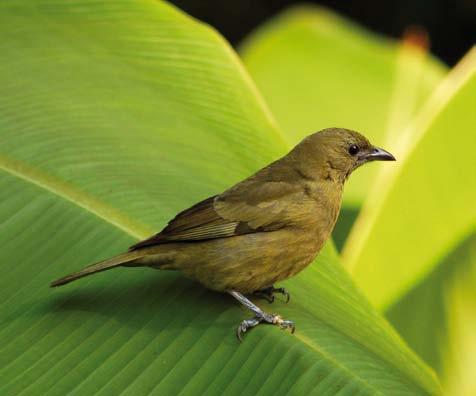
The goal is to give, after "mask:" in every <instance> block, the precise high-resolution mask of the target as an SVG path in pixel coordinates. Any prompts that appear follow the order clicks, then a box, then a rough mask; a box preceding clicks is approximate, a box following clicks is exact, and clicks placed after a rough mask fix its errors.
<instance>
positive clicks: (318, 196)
mask: <svg viewBox="0 0 476 396" xmlns="http://www.w3.org/2000/svg"><path fill="white" fill-rule="evenodd" d="M376 160H379V161H395V157H394V156H393V155H392V154H390V153H389V152H388V151H386V150H384V149H382V148H379V147H375V146H373V145H372V144H371V143H370V142H369V140H368V139H367V138H366V137H365V136H363V135H362V134H360V133H358V132H356V131H353V130H350V129H345V128H327V129H323V130H321V131H319V132H315V133H313V134H311V135H309V136H307V137H306V138H304V139H303V140H302V141H301V142H300V143H298V144H297V145H296V146H295V147H294V148H293V149H292V150H291V151H290V152H289V153H287V154H286V155H284V156H283V157H281V158H279V159H277V160H276V161H274V162H272V163H271V164H269V165H268V166H266V167H264V168H262V169H260V170H259V171H257V172H256V173H255V174H253V175H251V176H250V177H248V178H246V179H244V180H243V181H241V182H239V183H237V184H235V185H233V186H232V187H230V188H228V189H227V190H225V191H224V192H222V193H220V194H217V195H213V196H211V197H209V198H207V199H205V200H203V201H200V202H198V203H197V204H195V205H193V206H191V207H190V208H188V209H186V210H184V211H182V212H180V213H178V214H177V215H176V216H175V217H174V218H173V219H172V220H171V221H169V222H168V224H167V226H166V227H165V228H164V229H163V230H162V231H160V232H159V233H157V234H155V235H153V236H152V237H150V238H148V239H145V240H143V241H141V242H139V243H136V244H135V245H133V246H131V247H130V248H129V250H128V251H127V252H125V253H123V254H120V255H118V256H115V257H112V258H109V259H106V260H104V261H101V262H98V263H95V264H92V265H89V266H87V267H85V268H84V269H82V270H80V271H79V272H75V273H72V274H70V275H67V276H65V277H63V278H60V279H58V280H55V281H53V282H52V283H51V285H50V286H51V287H56V286H61V285H65V284H67V283H69V282H72V281H74V280H77V279H80V278H83V277H85V276H89V275H92V274H95V273H98V272H102V271H105V270H110V269H112V268H117V267H142V266H147V267H151V268H154V269H159V270H178V271H180V272H182V273H183V274H184V275H185V276H187V277H189V278H192V279H194V280H196V281H198V282H199V283H201V284H202V285H203V286H205V287H206V288H208V289H211V290H214V291H218V292H223V293H228V294H230V295H231V296H233V297H234V298H235V299H236V300H238V301H239V302H240V303H241V304H243V305H244V306H245V307H246V308H248V309H249V310H250V311H251V312H252V313H253V316H252V317H251V318H250V319H245V320H243V321H242V322H241V323H240V324H239V326H238V327H237V329H236V335H237V337H238V339H239V340H240V341H242V340H243V336H244V333H245V332H247V331H248V330H250V329H251V328H254V327H256V326H257V325H259V324H261V323H269V324H273V325H277V326H279V327H280V328H281V329H290V330H291V332H292V333H294V330H295V324H294V322H293V321H292V320H287V319H283V318H282V317H281V316H280V315H278V314H269V313H267V312H265V311H264V310H263V309H261V308H260V307H259V306H257V305H256V304H254V303H253V302H252V301H251V300H250V298H251V296H257V297H263V298H266V299H267V300H268V301H269V302H272V301H274V295H275V294H283V295H284V296H285V297H286V301H289V292H288V291H287V290H286V289H284V288H280V287H275V284H276V283H278V282H281V281H283V280H285V279H288V278H290V277H292V276H294V275H296V274H297V273H299V272H300V271H302V270H303V269H304V268H306V267H307V266H308V265H309V264H311V263H312V262H313V261H314V259H315V258H316V256H317V255H318V253H319V251H320V250H321V248H322V247H323V245H324V244H325V242H326V240H327V239H328V238H329V237H330V235H331V232H332V230H333V228H334V225H335V223H336V221H337V217H338V215H339V211H340V207H341V201H342V194H343V188H344V183H345V181H346V180H347V179H348V177H349V176H350V174H351V173H352V172H353V171H354V170H355V169H357V168H358V167H360V166H361V165H363V164H366V163H368V162H371V161H376Z"/></svg>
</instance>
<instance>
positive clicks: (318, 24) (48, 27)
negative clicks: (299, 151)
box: [0, 0, 476, 396]
mask: <svg viewBox="0 0 476 396" xmlns="http://www.w3.org/2000/svg"><path fill="white" fill-rule="evenodd" d="M182 3H183V4H182ZM177 4H178V5H180V6H183V8H184V9H185V10H186V11H190V12H191V13H192V16H198V17H200V18H201V19H204V20H206V21H209V22H213V21H219V23H216V24H215V25H216V26H217V27H218V29H219V31H217V30H214V29H212V28H211V27H210V26H208V25H205V24H203V23H201V22H200V21H199V20H196V19H194V18H191V17H190V16H188V15H187V14H186V13H184V12H183V11H181V10H180V9H179V8H176V7H173V6H171V5H169V4H168V3H166V2H162V1H158V2H150V1H146V0H141V1H138V2H133V3H132V2H122V1H111V2H105V3H102V2H96V1H92V0H76V1H70V2H63V1H60V0H23V1H18V2H4V3H1V4H0V57H1V62H0V138H1V144H0V169H1V172H0V185H1V189H0V194H1V197H2V200H1V202H2V205H0V220H1V221H0V232H1V235H2V240H3V244H2V249H1V252H0V266H1V268H2V272H3V274H4V276H2V277H1V280H0V295H1V296H2V299H1V301H0V320H1V324H2V326H1V328H0V334H1V337H2V340H3V341H2V345H0V350H1V353H0V377H1V378H2V381H1V383H0V393H1V394H8V395H17V394H22V395H36V394H54V395H63V394H77V395H84V394H88V395H89V394H103V395H110V394H131V395H142V394H144V395H152V394H183V395H186V394H190V395H196V394H245V395H247V394H250V395H251V394H253V395H254V394H263V395H268V394H271V393H273V394H283V395H285V394H296V395H300V394H316V395H320V394H329V395H334V394H339V395H341V394H348V395H356V394H359V395H374V394H376V395H382V394H384V395H423V394H431V395H433V394H440V393H442V392H444V394H445V395H455V396H456V395H458V396H471V395H474V394H476V380H475V378H476V377H475V376H474V367H475V366H476V360H475V357H474V356H476V314H475V312H476V292H475V290H476V205H474V202H475V197H476V156H475V155H474V152H473V148H474V147H475V145H476V111H475V109H476V50H475V49H471V45H472V44H473V41H474V36H471V34H469V35H468V31H469V32H470V33H471V31H473V30H471V29H473V28H474V26H473V25H471V26H470V27H469V28H466V27H465V26H467V25H465V21H466V19H465V18H470V19H471V15H473V16H474V14H471V12H472V11H471V10H474V8H473V7H472V3H471V2H469V3H464V5H461V4H460V3H457V4H458V7H463V9H465V10H466V8H464V7H467V9H468V10H469V11H468V12H463V13H462V14H464V17H463V16H460V17H459V18H461V19H458V18H456V19H452V20H451V23H448V24H446V23H445V26H444V27H441V29H442V31H444V32H446V34H444V35H443V36H444V37H445V39H444V40H441V39H438V38H439V37H440V38H441V37H442V34H441V32H440V31H439V30H438V29H439V25H438V24H435V23H434V22H432V23H428V26H426V25H425V23H424V22H425V21H427V22H428V21H434V18H436V19H437V20H438V17H435V15H445V13H444V12H442V11H441V6H439V3H438V2H435V3H434V9H432V8H431V7H432V6H431V5H427V3H424V2H421V3H420V2H417V3H415V4H421V8H418V7H417V8H416V10H417V11H418V12H417V11H415V15H420V16H421V15H423V17H421V18H415V19H414V20H412V18H407V19H406V18H404V17H403V16H400V17H399V18H398V16H399V15H400V14H399V13H395V12H393V13H392V15H393V18H394V21H393V23H387V24H385V23H384V22H383V21H385V18H383V17H382V18H381V19H382V20H381V21H380V25H378V26H377V25H375V24H372V23H370V22H369V23H367V25H369V26H370V27H371V28H372V29H373V30H372V31H371V30H369V29H368V28H366V27H364V26H363V25H362V24H358V23H356V22H355V21H353V20H351V19H349V18H348V17H344V16H342V15H341V14H339V13H336V12H334V11H332V10H331V9H329V8H323V7H321V6H316V5H310V4H306V5H297V6H293V7H290V8H287V7H284V6H285V5H288V2H282V4H281V3H280V2H277V4H278V5H279V7H278V8H272V11H273V12H276V11H278V9H279V10H280V12H279V13H277V14H276V15H273V16H272V17H271V16H270V15H269V12H268V13H266V12H265V11H263V10H264V8H266V7H264V6H263V5H262V3H260V2H258V3H256V8H253V9H251V8H250V9H249V10H248V9H247V10H248V12H241V13H239V12H238V10H242V8H239V6H237V8H233V6H232V3H230V4H228V3H227V5H226V7H225V8H226V11H225V10H223V5H221V6H219V5H217V4H215V2H210V3H209V4H207V5H204V3H203V2H201V3H200V4H198V3H191V2H177ZM213 4H215V5H214V6H213ZM243 4H245V5H246V4H248V3H247V2H244V3H243ZM243 4H242V6H241V7H243ZM260 4H261V5H260ZM362 4H367V3H362ZM428 4H429V3H428ZM263 7H264V8H263ZM339 7H344V6H342V5H340V6H339ZM394 7H395V6H394ZM399 7H402V8H405V7H404V4H403V3H402V4H400V5H399ZM458 7H455V9H459V8H458ZM208 9H213V11H214V12H213V14H206V10H208ZM266 9H269V7H268V8H266ZM364 9H365V8H364ZM234 10H235V12H236V13H237V15H235V14H234V13H233V12H234ZM378 10H379V8H378V7H376V8H375V9H371V10H370V11H369V15H368V17H367V19H366V18H365V17H363V16H362V13H364V12H363V11H362V10H360V11H359V12H360V14H359V12H357V11H355V10H354V11H355V12H357V14H355V15H356V16H357V17H358V18H357V19H359V20H361V21H364V22H365V21H367V22H368V20H371V19H372V18H371V15H374V14H376V15H381V13H382V12H383V11H380V14H379V12H378ZM410 10H415V9H414V8H410ZM254 11H255V12H254ZM371 11H372V12H373V13H372V12H371ZM387 11H388V12H389V13H390V11H392V9H390V10H387ZM344 12H345V13H346V14H349V13H350V11H349V10H347V11H344ZM451 12H452V13H454V12H456V11H454V9H453V8H452V11H451ZM427 13H428V15H427ZM403 14H404V13H403ZM462 14H461V15H462ZM207 15H208V16H207ZM220 15H223V16H225V15H227V18H228V19H227V18H225V17H224V18H223V19H222V20H221V19H220V18H219V17H220ZM230 15H231V16H230ZM392 15H389V16H388V17H389V18H390V17H391V16H392ZM410 15H411V13H410ZM458 15H460V14H458ZM217 18H218V19H217ZM229 18H236V20H235V22H233V23H231V22H230V23H228V22H226V21H229V20H230V19H229ZM247 18H248V19H247ZM265 19H266V20H265ZM418 24H420V26H417V25H418ZM222 26H225V27H226V28H223V31H222V29H221V27H222ZM475 26H476V25H475ZM385 29H388V30H385ZM468 29H469V30H468ZM376 31H380V32H385V33H388V34H389V35H388V36H384V35H382V34H377V33H376ZM221 33H223V34H225V35H226V36H227V37H230V39H231V40H232V42H233V44H234V46H235V49H233V48H232V47H231V46H230V45H229V44H228V43H227V42H226V40H225V39H224V38H223V37H222V35H221ZM390 35H391V36H393V38H392V37H390ZM434 39H435V41H434ZM433 47H434V48H435V50H436V52H437V53H438V54H440V55H441V56H442V57H443V58H444V62H443V61H442V60H441V59H439V58H438V57H436V56H434V55H433V54H432V48H433ZM450 49H451V51H450ZM235 50H236V51H235ZM330 126H341V127H348V128H352V129H356V130H359V131H361V132H363V133H364V134H365V135H367V136H368V137H369V138H370V139H371V140H372V142H373V143H375V144H376V145H379V146H382V147H385V148H386V149H388V150H389V151H391V152H392V153H394V154H395V156H396V157H397V159H398V161H397V163H395V164H392V166H375V164H374V166H369V167H367V168H364V169H359V171H358V172H356V174H354V175H353V176H352V178H351V179H350V181H349V183H348V184H347V185H346V189H345V196H344V200H343V207H342V211H341V215H340V218H339V221H338V224H337V227H336V230H335V231H334V234H333V239H334V244H333V243H329V244H328V246H327V247H326V248H325V249H324V251H323V252H322V254H321V255H320V256H319V257H318V259H317V260H316V262H315V263H314V264H313V265H311V266H310V267H309V268H308V269H306V270H305V271H303V273H301V274H300V275H299V276H297V277H296V278H294V279H291V280H289V281H287V282H285V286H286V287H287V288H288V289H289V290H290V292H291V294H292V296H293V298H292V302H291V303H290V304H288V305H284V304H283V303H282V302H281V303H280V302H277V303H276V306H273V309H275V310H276V311H279V313H282V314H283V316H286V317H291V318H292V319H294V320H295V321H296V322H297V325H298V327H297V329H298V330H297V332H296V334H295V335H294V336H291V335H289V334H285V333H282V332H279V331H273V330H276V329H272V328H269V327H265V326H263V328H257V329H256V330H254V331H253V332H252V333H250V334H249V335H248V336H247V339H246V341H245V343H244V344H243V345H240V346H238V345H237V344H236V343H235V340H234V338H233V330H234V326H235V324H236V323H237V322H238V320H239V319H240V318H241V317H243V316H244V315H247V314H246V313H244V312H243V311H242V310H240V308H238V307H237V306H236V305H234V303H233V302H232V301H229V300H228V299H227V298H226V297H224V296H221V295H217V294H216V293H211V292H207V291H205V290H203V288H201V287H200V286H198V285H196V284H193V283H192V282H190V281H188V280H185V279H183V278H182V277H180V276H178V275H177V274H173V273H172V274H171V273H162V272H159V271H155V272H154V271H151V270H148V269H136V270H135V271H132V270H127V269H124V270H117V271H110V272H108V273H105V274H101V275H98V276H97V277H91V279H86V280H84V281H82V282H78V283H77V284H76V283H75V284H73V285H71V286H68V287H65V288H62V289H59V290H54V291H52V290H49V289H48V287H47V286H48V283H49V281H51V280H52V279H54V278H57V277H58V276H61V275H63V274H65V273H67V272H70V271H73V270H76V269H78V268H80V267H81V266H83V265H86V264H89V263H90V262H93V261H95V260H99V259H102V258H105V257H107V256H109V255H112V254H116V253H119V252H121V251H122V250H124V249H125V248H127V246H128V245H130V244H131V243H133V242H134V241H136V240H138V239H140V238H144V237H147V236H148V235H150V234H152V233H153V232H156V231H158V230H160V228H161V227H163V226H164V225H165V224H166V222H167V220H168V219H169V218H170V217H172V216H173V215H174V214H175V213H176V212H177V211H179V210H181V209H183V208H186V207H187V206H190V205H191V204H193V203H194V202H196V201H197V200H199V199H203V198H205V197H207V196H208V195H213V194H216V193H217V192H220V191H222V190H223V189H225V188H226V187H227V186H229V185H231V184H233V183H235V182H237V181H239V180H240V179H242V178H244V177H246V176H247V175H249V174H251V173H252V172H254V171H256V170H257V169H259V168H260V167H262V166H264V165H265V164H267V163H269V162H270V161H272V160H273V159H275V158H277V157H278V156H280V155H282V154H284V153H285V152H286V151H287V150H289V149H290V148H291V147H292V146H293V145H294V144H296V143H297V142H298V141H299V140H300V139H301V138H303V137H304V136H306V135H308V134H310V133H312V132H314V131H316V130H319V129H321V128H325V127H330ZM334 246H335V247H336V248H335V247H334Z"/></svg>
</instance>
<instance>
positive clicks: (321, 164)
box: [295, 128, 395, 182]
mask: <svg viewBox="0 0 476 396" xmlns="http://www.w3.org/2000/svg"><path fill="white" fill-rule="evenodd" d="M295 150H296V153H297V154H298V155H299V157H301V159H302V158H307V159H309V160H310V162H311V163H313V164H314V165H315V167H316V168H315V169H317V170H318V171H319V172H320V173H322V176H323V177H332V178H333V179H338V180H340V181H342V182H343V181H344V180H345V179H347V177H348V176H349V175H350V174H351V173H352V171H353V170H354V169H356V168H358V167H359V166H361V165H363V164H365V163H367V162H371V161H395V157H394V156H393V155H392V154H390V153H389V152H388V151H385V150H384V149H381V148H379V147H375V146H373V145H372V144H371V143H370V142H369V140H368V139H367V138H366V137H365V136H363V135H361V134H360V133H358V132H355V131H352V130H349V129H344V128H328V129H323V130H322V131H319V132H316V133H314V134H312V135H310V136H308V137H307V138H305V139H304V140H303V141H302V142H301V143H299V144H298V145H297V146H296V148H295ZM305 162H306V161H305Z"/></svg>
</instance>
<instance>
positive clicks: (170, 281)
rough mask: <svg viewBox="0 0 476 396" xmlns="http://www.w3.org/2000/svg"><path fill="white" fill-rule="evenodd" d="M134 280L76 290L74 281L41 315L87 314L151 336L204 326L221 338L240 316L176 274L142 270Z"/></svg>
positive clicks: (230, 302) (225, 299) (228, 301)
mask: <svg viewBox="0 0 476 396" xmlns="http://www.w3.org/2000/svg"><path fill="white" fill-rule="evenodd" d="M136 271H137V270H136ZM147 271H149V272H150V273H149V274H147ZM121 275H122V274H121ZM134 275H135V276H133V275H132V274H131V276H129V278H128V277H127V276H126V275H125V274H124V276H121V278H120V280H119V279H118V280H117V281H115V282H113V283H112V284H107V283H105V282H104V281H103V282H89V283H87V284H83V285H81V287H79V282H80V281H78V285H77V287H75V288H74V289H73V288H71V289H70V290H68V289H67V288H66V287H64V289H63V290H61V293H60V294H58V295H54V296H49V298H48V299H45V300H44V303H45V305H44V306H43V308H42V310H43V311H48V312H50V313H53V314H55V315H59V316H65V317H66V316H69V314H70V313H73V312H77V311H81V312H91V313H95V314H99V315H101V316H104V317H106V318H108V319H111V318H113V319H114V320H117V321H119V322H121V323H122V324H125V325H126V326H132V327H134V328H142V327H145V326H147V327H149V328H151V329H152V330H153V331H157V332H159V331H162V330H164V329H165V328H167V329H168V330H170V329H176V330H178V329H183V328H185V327H187V326H190V324H191V322H193V327H195V328H202V329H204V330H205V329H206V328H208V327H209V326H210V320H213V325H214V326H216V327H218V328H220V329H221V330H222V331H223V332H233V331H234V327H235V326H236V325H238V323H239V321H240V320H242V319H243V318H242V316H245V314H244V312H240V309H239V304H238V303H237V302H236V301H235V300H234V299H233V298H232V297H231V296H228V295H226V294H223V293H216V292H212V291H209V290H207V289H205V288H204V287H202V286H201V285H199V284H198V283H196V282H193V281H191V280H189V279H187V278H184V277H183V276H181V275H180V274H178V273H167V272H164V271H153V270H149V269H144V273H143V274H141V275H142V276H137V274H134ZM127 279H129V281H128V280H127ZM198 302H199V303H198ZM215 318H218V319H215ZM230 338H231V340H233V341H234V339H233V337H230Z"/></svg>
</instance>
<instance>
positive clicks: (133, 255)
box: [50, 250, 144, 287]
mask: <svg viewBox="0 0 476 396" xmlns="http://www.w3.org/2000/svg"><path fill="white" fill-rule="evenodd" d="M142 256H144V253H142V252H140V251H138V250H135V251H132V252H127V253H123V254H120V255H119V256H115V257H111V258H109V259H107V260H104V261H100V262H99V263H95V264H91V265H88V266H87V267H85V268H83V269H82V270H81V271H78V272H73V273H72V274H69V275H66V276H64V277H63V278H60V279H57V280H55V281H53V282H51V284H50V287H56V286H62V285H65V284H66V283H69V282H72V281H75V280H76V279H80V278H83V277H84V276H88V275H92V274H95V273H97V272H101V271H106V270H108V269H111V268H115V267H119V266H120V265H124V264H126V263H131V262H132V261H134V260H136V259H138V258H140V257H142Z"/></svg>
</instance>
